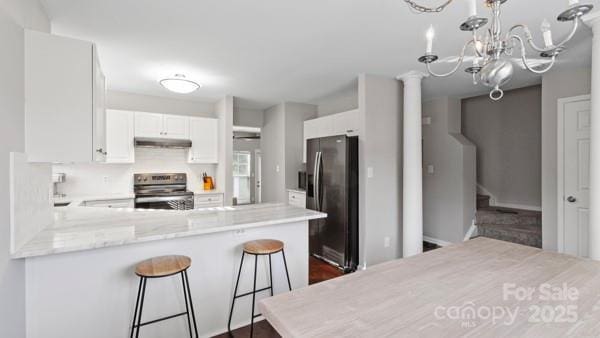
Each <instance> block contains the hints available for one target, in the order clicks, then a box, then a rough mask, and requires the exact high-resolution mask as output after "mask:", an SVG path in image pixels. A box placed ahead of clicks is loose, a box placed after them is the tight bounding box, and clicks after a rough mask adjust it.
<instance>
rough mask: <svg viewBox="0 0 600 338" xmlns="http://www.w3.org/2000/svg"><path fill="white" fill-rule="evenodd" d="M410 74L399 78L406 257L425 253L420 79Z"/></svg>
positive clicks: (404, 252)
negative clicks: (402, 118)
mask: <svg viewBox="0 0 600 338" xmlns="http://www.w3.org/2000/svg"><path fill="white" fill-rule="evenodd" d="M424 76H425V74H423V73H421V72H416V71H411V72H409V73H406V74H404V75H400V76H398V79H400V80H402V82H404V132H403V135H404V142H403V149H404V152H403V171H402V176H403V177H402V181H403V186H402V235H403V236H402V244H403V245H402V249H403V257H410V256H414V255H417V254H420V253H422V252H423V146H422V143H421V142H422V141H421V139H422V137H421V134H422V133H421V110H422V102H421V80H422V79H423V77H424Z"/></svg>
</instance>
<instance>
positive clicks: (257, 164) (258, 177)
mask: <svg viewBox="0 0 600 338" xmlns="http://www.w3.org/2000/svg"><path fill="white" fill-rule="evenodd" d="M261 166H262V155H261V152H260V150H258V149H257V150H255V151H254V184H255V188H254V189H255V190H254V203H256V204H259V203H262V188H261V185H262V169H261Z"/></svg>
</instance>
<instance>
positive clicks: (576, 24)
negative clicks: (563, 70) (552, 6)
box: [506, 17, 581, 53]
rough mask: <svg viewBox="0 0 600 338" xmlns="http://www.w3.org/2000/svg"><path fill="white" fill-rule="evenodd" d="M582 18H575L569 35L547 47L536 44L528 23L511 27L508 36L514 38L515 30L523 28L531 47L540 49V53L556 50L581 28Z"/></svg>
mask: <svg viewBox="0 0 600 338" xmlns="http://www.w3.org/2000/svg"><path fill="white" fill-rule="evenodd" d="M580 20H581V18H580V17H578V18H577V19H575V20H573V27H572V28H571V32H569V34H568V35H567V37H566V38H564V39H563V40H562V41H561V42H560V43H559V44H556V45H552V46H550V47H547V48H541V47H539V46H538V45H536V44H535V42H534V41H533V35H532V34H531V30H529V27H527V26H526V25H523V24H519V25H515V26H513V27H511V29H510V30H509V31H508V32H507V34H506V36H507V39H508V37H509V36H510V38H513V37H514V36H515V34H513V31H515V30H517V29H519V28H521V29H522V30H523V32H525V36H526V38H527V43H528V44H529V45H530V46H531V48H533V49H535V50H536V51H538V52H540V53H543V52H550V51H553V50H555V49H556V48H558V47H562V46H564V45H565V44H566V43H567V42H569V41H570V40H571V39H572V38H573V36H574V35H575V33H576V32H577V29H578V28H579V21H580ZM521 42H522V40H521Z"/></svg>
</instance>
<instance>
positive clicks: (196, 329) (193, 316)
mask: <svg viewBox="0 0 600 338" xmlns="http://www.w3.org/2000/svg"><path fill="white" fill-rule="evenodd" d="M183 276H184V277H185V285H186V287H187V294H188V297H190V308H191V310H192V321H193V322H194V333H196V338H198V327H197V326H196V314H195V313H194V304H193V302H192V292H191V291H190V280H189V279H188V274H187V270H184V271H183ZM188 317H189V314H188ZM191 335H192V333H191V330H190V336H191Z"/></svg>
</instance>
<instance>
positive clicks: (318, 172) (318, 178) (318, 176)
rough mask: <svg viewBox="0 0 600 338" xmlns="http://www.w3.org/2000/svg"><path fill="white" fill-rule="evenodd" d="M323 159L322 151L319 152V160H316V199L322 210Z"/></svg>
mask: <svg viewBox="0 0 600 338" xmlns="http://www.w3.org/2000/svg"><path fill="white" fill-rule="evenodd" d="M322 160H323V153H322V152H320V151H319V152H317V160H316V161H315V162H316V164H315V167H316V170H315V177H316V179H315V180H316V182H317V183H316V184H315V191H316V193H315V201H316V205H317V211H322V210H321V161H322Z"/></svg>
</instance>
